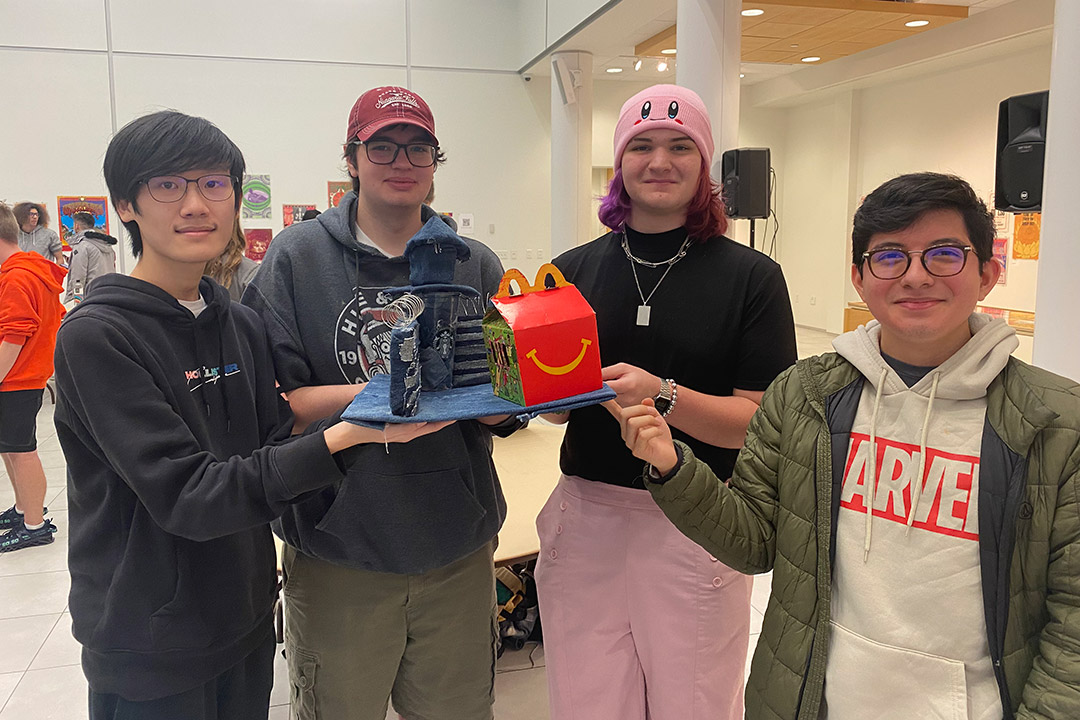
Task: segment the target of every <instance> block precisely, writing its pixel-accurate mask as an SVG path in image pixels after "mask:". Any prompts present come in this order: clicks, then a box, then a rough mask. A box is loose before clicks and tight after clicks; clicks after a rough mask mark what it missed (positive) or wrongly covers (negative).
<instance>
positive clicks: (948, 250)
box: [862, 245, 974, 280]
mask: <svg viewBox="0 0 1080 720" xmlns="http://www.w3.org/2000/svg"><path fill="white" fill-rule="evenodd" d="M972 250H974V248H973V247H971V246H970V245H935V246H934V247H932V248H927V249H926V250H913V251H908V250H901V249H899V248H882V249H881V250H871V251H870V252H864V253H863V254H862V256H863V258H865V259H866V264H867V265H868V266H869V268H870V272H871V274H873V276H874V277H876V278H877V279H878V280H896V279H897V278H901V277H903V276H904V274H905V273H906V272H907V271H908V268H910V267H911V256H912V255H918V256H919V260H920V261H921V262H922V266H923V268H925V269H926V272H928V273H929V274H931V275H933V276H934V277H952V276H953V275H959V274H960V271H961V270H963V269H964V265H966V264H967V257H968V253H969V252H971V251H972Z"/></svg>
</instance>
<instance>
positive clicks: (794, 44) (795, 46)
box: [791, 43, 799, 48]
mask: <svg viewBox="0 0 1080 720" xmlns="http://www.w3.org/2000/svg"><path fill="white" fill-rule="evenodd" d="M791 47H793V48H797V47H799V43H791Z"/></svg>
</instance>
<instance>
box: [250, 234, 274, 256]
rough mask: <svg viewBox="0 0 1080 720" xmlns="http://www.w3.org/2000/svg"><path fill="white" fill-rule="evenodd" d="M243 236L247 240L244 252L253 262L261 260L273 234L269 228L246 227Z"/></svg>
mask: <svg viewBox="0 0 1080 720" xmlns="http://www.w3.org/2000/svg"><path fill="white" fill-rule="evenodd" d="M244 238H245V239H246V240H247V247H246V248H245V249H244V254H245V255H247V256H248V257H249V258H251V259H252V260H254V261H255V262H262V259H263V258H264V257H266V249H267V248H268V247H270V241H271V240H273V239H274V234H273V232H272V231H271V230H270V228H248V229H246V230H244Z"/></svg>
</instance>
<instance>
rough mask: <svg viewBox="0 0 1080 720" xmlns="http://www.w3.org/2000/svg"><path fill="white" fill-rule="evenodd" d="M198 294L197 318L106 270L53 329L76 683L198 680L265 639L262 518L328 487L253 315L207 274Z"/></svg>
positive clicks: (268, 557) (268, 565) (102, 686)
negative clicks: (280, 388)
mask: <svg viewBox="0 0 1080 720" xmlns="http://www.w3.org/2000/svg"><path fill="white" fill-rule="evenodd" d="M199 291H200V293H201V294H202V296H203V298H205V300H206V303H207V307H206V309H205V310H204V311H203V312H202V313H201V314H200V315H199V316H198V317H197V318H196V317H195V316H193V315H192V313H191V312H190V311H188V310H187V309H185V308H184V307H182V306H181V305H180V304H179V303H178V302H177V301H176V300H175V299H174V298H173V297H172V296H170V295H169V294H168V293H166V292H165V291H164V290H162V289H160V288H158V287H157V286H155V285H151V284H149V283H146V282H143V281H141V280H137V279H135V278H131V277H127V276H124V275H107V276H104V277H102V278H100V279H99V280H98V281H97V282H96V283H95V284H94V287H93V290H92V292H91V293H90V294H89V296H88V297H87V298H86V300H85V301H84V302H83V303H82V304H81V305H79V306H78V307H76V308H75V309H74V310H73V311H72V312H71V313H69V314H68V316H67V320H66V321H65V322H64V323H63V325H62V326H61V328H60V331H59V334H58V335H57V346H56V385H57V405H56V413H55V420H56V429H57V433H58V435H59V439H60V444H61V446H62V447H63V450H64V455H65V456H66V458H67V466H68V483H67V487H68V518H69V522H70V528H71V531H70V541H69V551H68V566H69V570H70V573H71V595H70V609H71V616H72V633H73V634H74V636H75V638H76V639H77V640H78V641H79V642H80V643H82V645H83V656H82V660H83V669H84V671H85V672H86V677H87V679H88V680H89V683H90V687H91V688H92V689H93V690H94V691H96V692H100V693H115V694H118V695H120V696H122V697H124V698H127V699H130V700H135V701H140V700H149V699H154V698H159V697H164V696H167V695H172V694H176V693H180V692H184V691H186V690H188V689H191V688H193V687H197V686H198V685H201V684H202V683H205V682H206V681H208V680H210V679H211V678H213V677H216V676H217V675H219V674H220V673H222V672H223V671H224V670H226V669H228V668H229V667H231V666H232V665H234V664H235V663H236V662H238V661H239V660H240V659H242V658H243V657H245V656H246V655H247V654H248V653H250V652H251V651H252V650H253V649H254V648H255V647H256V646H257V645H258V644H259V643H261V642H263V641H264V640H265V639H267V638H268V634H269V633H270V632H271V624H272V623H271V610H272V605H273V600H274V588H275V582H276V576H275V559H274V545H273V541H272V538H271V534H270V530H269V528H268V525H267V523H268V522H269V521H270V520H272V519H273V518H275V517H277V516H279V515H280V514H281V513H282V512H283V511H284V509H285V508H286V506H287V504H288V502H289V501H291V500H293V499H294V498H297V497H298V496H300V495H302V494H304V493H305V492H307V491H309V490H313V489H316V488H318V487H320V486H322V485H325V484H326V483H328V482H333V481H335V480H340V479H341V477H342V473H341V469H340V468H339V466H338V464H337V462H336V461H335V459H334V458H333V456H331V454H330V453H329V451H328V450H327V448H326V444H325V442H324V440H323V438H322V435H321V433H316V434H309V435H306V436H304V437H300V438H296V439H295V440H293V441H291V442H285V441H286V439H287V438H288V435H289V431H290V428H291V426H292V416H291V415H290V413H289V411H288V405H287V404H286V403H285V402H284V401H283V400H282V399H281V396H280V395H279V394H278V392H277V390H276V388H275V384H274V369H273V364H272V362H271V358H270V350H269V345H268V341H267V338H266V333H265V332H264V330H263V327H262V323H261V322H260V320H259V318H258V316H257V315H256V314H255V313H254V312H253V311H251V310H249V309H248V308H245V307H243V306H240V305H234V304H232V303H230V301H229V295H228V291H226V290H225V289H224V288H222V287H221V286H220V285H218V284H217V283H215V282H213V281H212V280H210V279H209V278H203V279H202V282H201V283H200V285H199ZM322 426H323V425H322V424H320V425H319V426H318V427H319V428H321V427H322ZM268 442H284V444H280V445H276V446H271V447H263V445H265V444H266V443H268Z"/></svg>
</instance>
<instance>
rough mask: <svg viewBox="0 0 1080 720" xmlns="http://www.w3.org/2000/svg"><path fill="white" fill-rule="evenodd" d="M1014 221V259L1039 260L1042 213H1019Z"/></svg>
mask: <svg viewBox="0 0 1080 720" xmlns="http://www.w3.org/2000/svg"><path fill="white" fill-rule="evenodd" d="M1014 223H1015V230H1013V249H1012V256H1013V260H1038V259H1039V230H1040V228H1041V227H1042V213H1017V214H1016V219H1015V220H1014Z"/></svg>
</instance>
